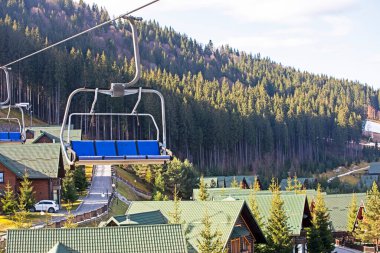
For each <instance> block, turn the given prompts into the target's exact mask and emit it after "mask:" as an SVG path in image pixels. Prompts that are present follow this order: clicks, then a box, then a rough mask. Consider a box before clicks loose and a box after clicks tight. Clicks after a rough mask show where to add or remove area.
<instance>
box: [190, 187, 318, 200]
mask: <svg viewBox="0 0 380 253" xmlns="http://www.w3.org/2000/svg"><path fill="white" fill-rule="evenodd" d="M250 192H251V190H250V189H241V188H208V189H207V193H208V194H209V198H208V200H213V199H214V200H221V199H224V198H226V197H228V196H232V197H236V198H238V199H240V198H239V197H240V196H241V197H243V199H245V198H244V196H249V194H250ZM305 192H306V195H307V197H308V198H309V200H311V199H312V198H313V197H314V196H315V195H316V194H317V191H316V190H306V191H305ZM198 194H199V189H193V199H194V200H199V196H198ZM257 194H258V195H272V192H271V191H268V190H262V191H258V192H257ZM281 194H282V195H295V194H296V193H295V192H294V191H281Z"/></svg>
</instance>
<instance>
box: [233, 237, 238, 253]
mask: <svg viewBox="0 0 380 253" xmlns="http://www.w3.org/2000/svg"><path fill="white" fill-rule="evenodd" d="M231 253H240V238H237V239H233V240H231Z"/></svg>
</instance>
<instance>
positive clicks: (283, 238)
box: [265, 180, 292, 253]
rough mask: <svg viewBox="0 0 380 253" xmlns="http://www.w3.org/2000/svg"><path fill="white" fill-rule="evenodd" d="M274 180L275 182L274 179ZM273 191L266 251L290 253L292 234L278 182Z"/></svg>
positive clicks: (269, 252)
mask: <svg viewBox="0 0 380 253" xmlns="http://www.w3.org/2000/svg"><path fill="white" fill-rule="evenodd" d="M272 182H275V181H274V180H272ZM272 189H274V191H273V193H272V204H271V208H270V214H269V218H268V223H267V227H266V237H267V242H268V244H267V245H266V246H265V252H268V253H290V252H292V235H291V231H290V228H289V226H288V223H287V220H288V217H287V216H286V213H285V210H284V201H283V200H282V199H281V196H280V191H279V190H278V184H276V183H274V184H273V186H272Z"/></svg>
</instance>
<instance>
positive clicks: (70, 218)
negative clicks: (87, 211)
mask: <svg viewBox="0 0 380 253" xmlns="http://www.w3.org/2000/svg"><path fill="white" fill-rule="evenodd" d="M63 227H64V228H76V227H78V224H76V223H75V215H74V214H72V213H71V208H70V207H69V208H68V209H67V214H66V221H65V223H64V225H63Z"/></svg>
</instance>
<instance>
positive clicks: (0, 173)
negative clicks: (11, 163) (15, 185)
mask: <svg viewBox="0 0 380 253" xmlns="http://www.w3.org/2000/svg"><path fill="white" fill-rule="evenodd" d="M0 183H4V172H0Z"/></svg>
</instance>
